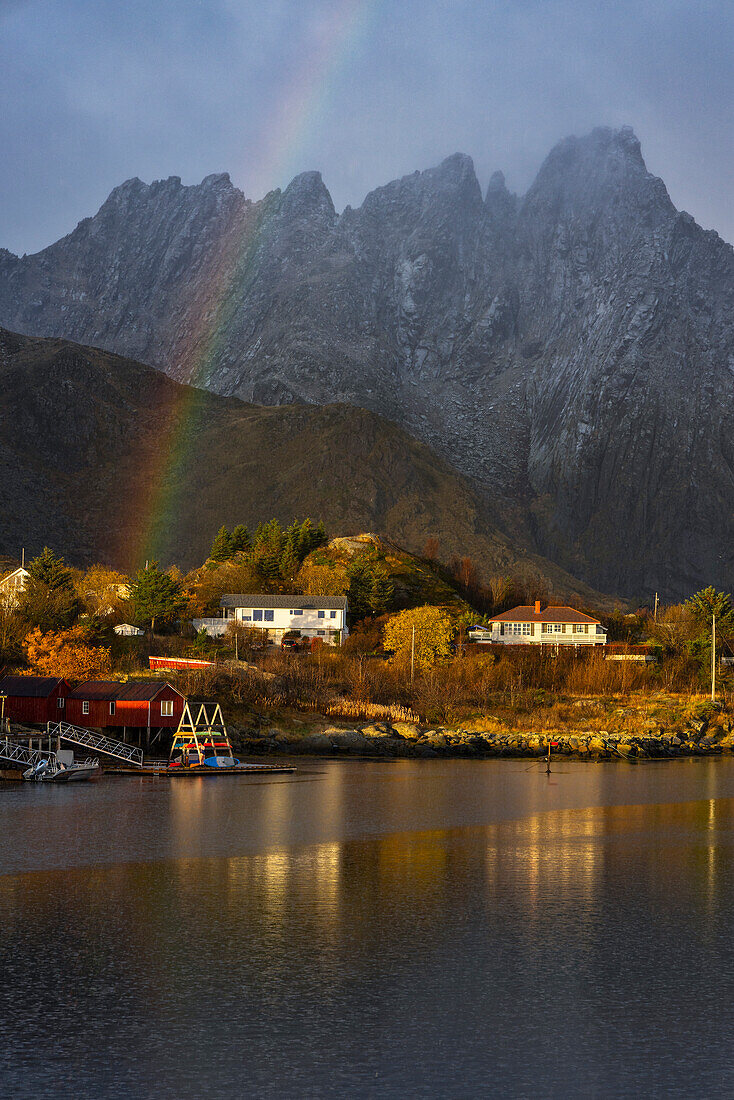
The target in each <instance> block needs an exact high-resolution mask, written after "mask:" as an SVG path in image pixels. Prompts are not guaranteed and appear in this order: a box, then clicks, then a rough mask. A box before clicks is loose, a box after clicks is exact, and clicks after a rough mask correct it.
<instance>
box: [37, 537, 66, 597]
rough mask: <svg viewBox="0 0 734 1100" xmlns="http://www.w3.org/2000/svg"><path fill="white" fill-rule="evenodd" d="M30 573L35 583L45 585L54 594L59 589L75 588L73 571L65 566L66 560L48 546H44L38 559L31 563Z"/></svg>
mask: <svg viewBox="0 0 734 1100" xmlns="http://www.w3.org/2000/svg"><path fill="white" fill-rule="evenodd" d="M28 573H29V575H30V577H31V578H32V579H33V580H34V581H39V582H40V583H41V584H45V585H46V586H47V587H48V588H50V589H51V591H52V592H55V591H56V590H57V589H59V588H72V589H73V587H74V585H73V582H72V578H71V570H70V569H68V568H67V566H66V565H65V563H64V559H63V558H60V557H58V556H57V555H56V554H54V552H53V550H50V549H49V548H48V546H44V548H43V550H42V551H41V553H40V554H39V555H38V557H37V558H34V559H33V561H31V562H29V564H28Z"/></svg>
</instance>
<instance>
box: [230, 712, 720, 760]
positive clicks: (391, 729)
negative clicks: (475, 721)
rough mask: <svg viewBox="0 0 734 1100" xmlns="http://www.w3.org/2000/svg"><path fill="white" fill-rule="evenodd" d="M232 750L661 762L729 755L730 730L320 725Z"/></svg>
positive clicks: (269, 734)
mask: <svg viewBox="0 0 734 1100" xmlns="http://www.w3.org/2000/svg"><path fill="white" fill-rule="evenodd" d="M230 732H231V734H232V739H233V743H234V744H235V747H236V750H237V752H239V753H242V754H261V753H266V754H270V753H287V754H290V755H293V754H301V753H303V754H310V755H325V756H334V755H353V756H386V757H409V758H415V757H472V758H477V759H479V758H488V757H500V756H502V757H544V756H546V755H547V752H548V745H549V743H550V746H551V754H552V756H555V757H558V756H568V757H576V758H578V759H583V760H599V761H601V760H635V759H648V760H654V759H666V758H669V757H690V756H713V755H717V754H721V753H730V752H732V751H734V730H733V729H732V728H731V727H730V723H725V724H720V723H719V724H717V723H709V721H708V720H706V719H691V720H689V721H687V722H686V723H685V724H684V725H682V726H681V727H678V728H675V729H663V728H659V729H656V730H650V731H649V732H645V733H644V734H634V735H632V734H625V733H610V732H608V731H606V730H600V731H586V732H584V731H579V732H572V733H568V732H556V731H548V732H546V733H542V734H538V733H520V732H517V731H515V730H507V731H503V732H476V731H473V730H468V729H445V728H436V729H422V728H421V727H420V726H418V725H416V724H414V723H412V722H394V723H392V724H388V723H384V722H378V723H375V724H370V725H364V726H356V727H355V726H350V727H346V726H336V725H324V726H323V727H317V728H314V727H311V728H310V729H308V730H306V731H304V730H289V729H280V728H278V727H276V726H270V727H267V728H263V729H260V730H257V731H256V730H252V729H249V730H248V729H239V730H236V729H231V730H230Z"/></svg>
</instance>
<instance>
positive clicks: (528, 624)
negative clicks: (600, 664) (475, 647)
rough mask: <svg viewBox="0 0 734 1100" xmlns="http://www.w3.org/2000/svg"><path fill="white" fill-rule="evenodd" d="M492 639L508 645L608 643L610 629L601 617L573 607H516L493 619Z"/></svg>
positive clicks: (491, 622) (536, 605)
mask: <svg viewBox="0 0 734 1100" xmlns="http://www.w3.org/2000/svg"><path fill="white" fill-rule="evenodd" d="M489 623H490V626H491V628H492V641H493V642H499V643H500V644H504V645H573V646H579V645H583V646H587V645H604V644H605V642H606V640H607V632H606V630H605V629H604V627H603V626H602V625H601V623H600V622H599V620H598V619H594V618H592V616H591V615H585V614H584V613H583V611H576V610H575V609H574V608H573V607H546V609H545V611H541V610H540V600H536V602H535V606H533V605H532V604H528V605H527V606H520V607H513V608H512V609H511V610H510V611H503V613H502V614H501V615H495V616H494V618H492V619H490V620H489Z"/></svg>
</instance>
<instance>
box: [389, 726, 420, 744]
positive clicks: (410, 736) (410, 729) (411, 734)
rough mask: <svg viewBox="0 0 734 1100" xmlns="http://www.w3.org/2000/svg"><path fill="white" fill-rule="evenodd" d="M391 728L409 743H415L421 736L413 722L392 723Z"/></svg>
mask: <svg viewBox="0 0 734 1100" xmlns="http://www.w3.org/2000/svg"><path fill="white" fill-rule="evenodd" d="M392 728H393V729H394V730H395V732H396V733H399V734H400V736H401V737H405V738H406V739H407V740H409V741H416V740H417V739H418V738H419V737H420V735H421V731H420V728H419V726H418V725H417V724H416V723H415V722H393V724H392Z"/></svg>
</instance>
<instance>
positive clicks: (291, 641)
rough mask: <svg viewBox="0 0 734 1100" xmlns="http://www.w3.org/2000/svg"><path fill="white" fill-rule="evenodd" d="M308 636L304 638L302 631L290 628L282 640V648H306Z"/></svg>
mask: <svg viewBox="0 0 734 1100" xmlns="http://www.w3.org/2000/svg"><path fill="white" fill-rule="evenodd" d="M307 646H308V638H302V637H301V635H300V632H297V631H295V630H288V631H286V633H285V634H284V635H283V637H282V638H281V640H280V648H281V649H306V647H307Z"/></svg>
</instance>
